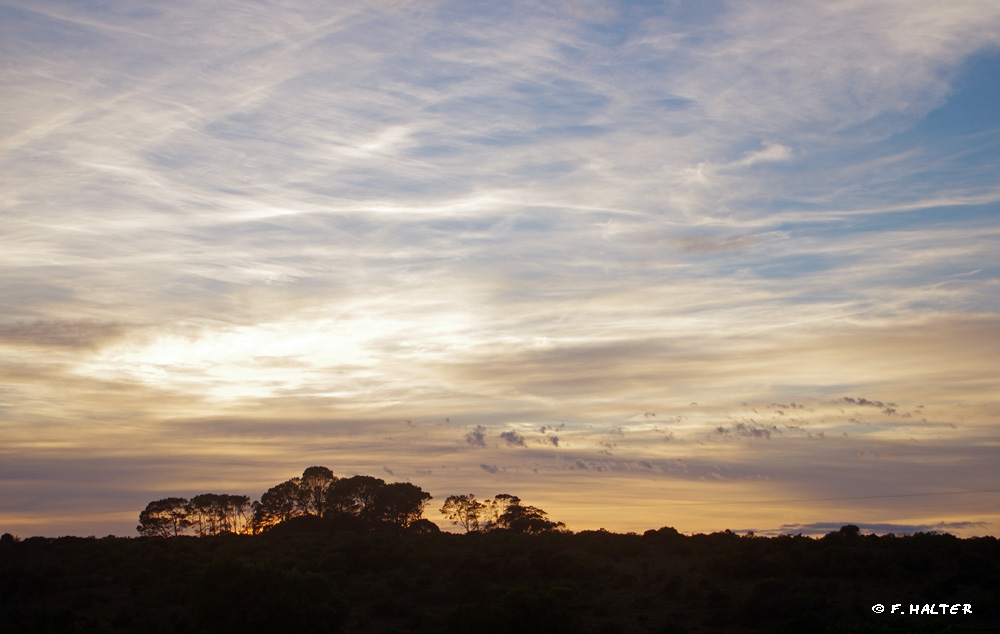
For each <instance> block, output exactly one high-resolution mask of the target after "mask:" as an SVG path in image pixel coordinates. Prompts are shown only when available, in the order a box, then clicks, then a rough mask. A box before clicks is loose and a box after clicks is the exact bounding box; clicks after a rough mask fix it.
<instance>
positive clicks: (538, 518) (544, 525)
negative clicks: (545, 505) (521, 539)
mask: <svg viewBox="0 0 1000 634" xmlns="http://www.w3.org/2000/svg"><path fill="white" fill-rule="evenodd" d="M515 499H516V498H515ZM547 515H548V513H546V512H545V511H543V510H542V509H540V508H538V507H537V506H521V504H520V503H516V504H510V505H508V506H507V510H506V511H504V513H503V515H501V516H500V519H499V520H498V521H497V525H498V526H499V527H501V528H505V529H507V530H509V531H511V532H514V533H545V532H548V531H554V530H558V529H560V528H565V527H566V525H565V524H563V523H562V522H553V521H551V520H549V519H548V517H547Z"/></svg>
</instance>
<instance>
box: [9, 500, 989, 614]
mask: <svg viewBox="0 0 1000 634" xmlns="http://www.w3.org/2000/svg"><path fill="white" fill-rule="evenodd" d="M997 596H1000V544H998V542H997V540H996V539H995V538H992V537H989V538H977V539H966V540H961V539H957V538H955V537H952V536H950V535H936V534H917V535H914V536H910V537H892V536H883V537H876V536H862V535H859V534H858V533H857V531H855V530H852V529H851V528H850V527H846V528H845V529H842V530H841V531H839V532H836V533H831V534H830V535H828V536H827V537H825V538H823V539H810V538H806V537H797V536H784V537H776V538H762V537H740V536H737V535H735V534H733V533H730V532H723V533H714V534H711V535H694V536H683V535H679V534H678V533H677V532H676V531H674V530H673V529H670V528H663V529H660V530H657V531H648V532H647V533H646V534H644V535H631V534H629V535H621V534H613V533H607V532H603V531H584V532H581V533H576V534H573V533H568V532H557V531H549V532H545V533H541V534H524V533H513V532H510V531H504V530H496V531H492V532H472V533H469V534H463V535H456V534H448V533H427V534H413V533H403V534H399V533H396V532H392V531H384V530H376V531H372V530H369V529H368V528H367V527H362V526H359V527H357V529H356V530H344V529H343V528H341V527H338V526H337V525H336V522H335V521H334V520H330V519H323V518H319V517H316V516H303V517H300V518H297V519H294V520H291V521H289V522H287V523H285V524H283V525H281V526H279V527H276V528H275V529H273V530H271V531H269V532H267V533H265V534H263V535H257V536H244V535H218V536H209V537H203V538H197V537H192V536H180V537H177V538H170V539H163V538H146V537H140V538H134V539H124V538H111V537H109V538H105V539H93V538H90V539H82V538H73V537H65V538H59V539H49V538H40V537H33V538H29V539H25V540H23V541H16V540H14V539H13V538H10V537H9V536H8V537H7V538H5V539H4V540H2V543H0V632H19V633H21V632H23V633H25V634H31V633H41V632H147V633H150V634H156V633H166V632H185V633H190V634H197V633H199V632H206V633H208V632H212V633H215V632H220V633H226V632H233V633H236V632H239V633H240V634H248V633H254V632H297V633H310V632H384V633H390V632H426V633H432V632H433V633H438V632H444V633H450V632H454V633H462V634H466V633H467V632H470V631H471V632H476V633H477V634H478V633H487V634H488V633H492V632H518V633H520V632H527V633H530V632H545V633H552V632H582V633H595V634H598V633H600V634H614V633H617V632H628V633H632V632H652V633H661V634H679V633H684V632H687V633H689V634H695V633H700V632H788V633H792V632H794V633H799V632H810V633H817V634H821V633H824V632H826V633H848V632H849V633H852V634H864V633H875V632H918V633H919V632H989V631H998V626H1000V614H998V612H997V607H996V606H997V602H996V598H997ZM876 603H881V604H884V605H886V606H891V605H892V604H894V603H899V604H903V609H904V610H908V609H909V605H910V604H921V605H924V604H940V603H947V604H969V605H971V606H972V614H971V615H962V614H958V615H899V614H896V615H890V614H889V613H888V609H887V613H885V614H874V613H873V611H872V606H873V605H874V604H876ZM937 611H940V610H937Z"/></svg>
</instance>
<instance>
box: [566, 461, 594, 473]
mask: <svg viewBox="0 0 1000 634" xmlns="http://www.w3.org/2000/svg"><path fill="white" fill-rule="evenodd" d="M569 468H570V469H577V470H580V471H589V470H590V469H589V468H588V467H587V463H585V462H584V461H583V460H577V461H576V462H574V463H573V464H571V465H570V466H569Z"/></svg>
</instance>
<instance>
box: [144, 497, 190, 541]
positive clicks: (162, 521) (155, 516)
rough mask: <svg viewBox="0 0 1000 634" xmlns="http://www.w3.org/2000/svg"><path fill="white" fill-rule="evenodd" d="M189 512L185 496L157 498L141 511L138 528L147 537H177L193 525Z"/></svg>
mask: <svg viewBox="0 0 1000 634" xmlns="http://www.w3.org/2000/svg"><path fill="white" fill-rule="evenodd" d="M188 514H189V512H188V501H187V500H186V499H184V498H176V497H172V498H164V499H162V500H155V501H153V502H150V503H149V504H147V505H146V508H145V510H143V511H142V512H141V513H139V525H138V526H136V530H138V531H139V533H140V534H141V535H144V536H146V537H170V536H174V537H176V536H177V535H178V534H180V532H181V531H182V530H184V529H185V528H187V527H188V526H190V525H191V521H190V520H189V519H188Z"/></svg>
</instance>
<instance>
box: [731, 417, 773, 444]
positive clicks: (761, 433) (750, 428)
mask: <svg viewBox="0 0 1000 634" xmlns="http://www.w3.org/2000/svg"><path fill="white" fill-rule="evenodd" d="M771 432H774V433H776V434H780V433H781V430H780V429H778V427H777V426H776V425H761V424H759V423H757V422H756V421H753V420H751V421H748V422H738V423H735V424H733V425H730V426H728V427H726V426H723V425H719V426H718V427H716V428H715V433H716V435H718V436H721V437H723V438H727V439H729V438H749V439H751V440H757V439H761V438H763V439H766V440H771Z"/></svg>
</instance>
